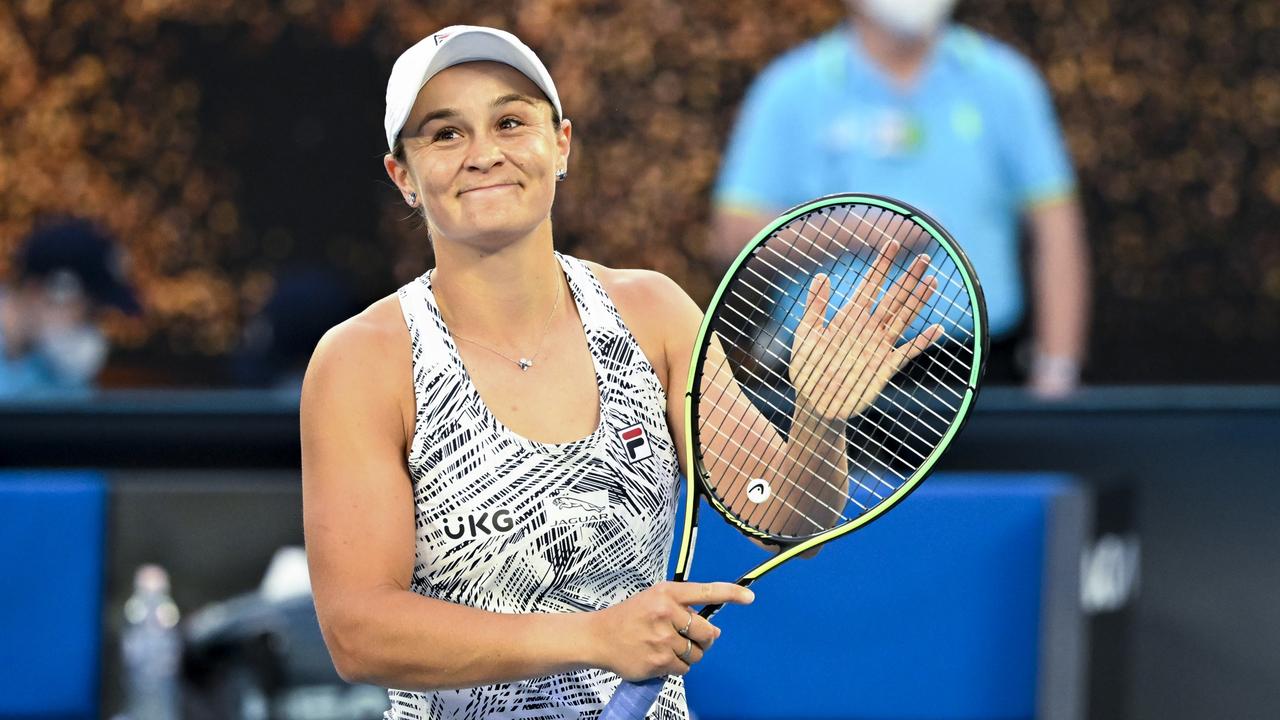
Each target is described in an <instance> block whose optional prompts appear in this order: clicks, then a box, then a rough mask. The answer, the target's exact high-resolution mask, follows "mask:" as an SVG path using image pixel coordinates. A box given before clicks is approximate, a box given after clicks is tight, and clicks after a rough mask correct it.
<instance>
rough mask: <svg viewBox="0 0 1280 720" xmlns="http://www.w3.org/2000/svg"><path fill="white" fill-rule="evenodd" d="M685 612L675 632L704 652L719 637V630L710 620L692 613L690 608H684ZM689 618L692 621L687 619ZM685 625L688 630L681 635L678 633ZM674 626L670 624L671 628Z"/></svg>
mask: <svg viewBox="0 0 1280 720" xmlns="http://www.w3.org/2000/svg"><path fill="white" fill-rule="evenodd" d="M685 611H686V614H685V616H684V619H683V620H680V621H679V623H680V625H679V627H676V632H677V633H679V634H680V635H682V636H683V637H687V638H689V639H690V640H691V641H693V643H694V644H695V645H697V646H698V647H700V648H702V649H703V650H704V651H705V650H708V649H710V647H711V645H712V644H713V643H714V642H715V641H716V638H718V637H720V628H718V627H716V626H715V625H712V624H711V621H710V620H707V619H706V618H704V617H702V616H701V615H699V614H698V613H696V612H694V611H693V609H692V608H685ZM691 616H692V620H690V619H689V618H690V617H691ZM685 623H688V625H689V629H688V630H686V631H685V632H683V633H681V632H680V631H681V630H683V629H684V624H685ZM675 626H676V623H672V627H675Z"/></svg>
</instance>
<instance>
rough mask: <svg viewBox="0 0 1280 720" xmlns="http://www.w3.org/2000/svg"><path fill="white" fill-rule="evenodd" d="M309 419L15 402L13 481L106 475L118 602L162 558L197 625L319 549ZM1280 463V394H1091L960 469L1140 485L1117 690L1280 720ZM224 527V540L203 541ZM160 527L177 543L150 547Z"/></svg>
mask: <svg viewBox="0 0 1280 720" xmlns="http://www.w3.org/2000/svg"><path fill="white" fill-rule="evenodd" d="M296 414H297V407H296V402H295V401H292V400H289V399H286V398H281V397H279V396H274V395H270V394H256V393H230V394H222V393H186V394H142V395H134V394H129V395H116V394H106V395H103V396H101V397H99V398H96V399H93V400H88V401H67V402H65V403H62V404H60V405H59V404H56V403H55V404H49V403H41V404H38V405H37V404H25V405H24V404H9V405H5V406H3V408H2V409H0V464H2V465H4V466H8V467H30V466H44V467H94V468H103V469H107V470H108V471H109V472H108V480H109V481H110V482H111V483H112V484H113V485H112V486H113V496H112V502H111V510H110V515H109V520H108V525H109V527H108V531H109V534H110V535H111V537H112V545H111V550H110V552H111V553H113V556H112V557H111V558H109V559H108V561H107V573H108V578H107V582H108V587H109V588H110V589H111V593H112V597H113V598H118V597H120V594H121V593H122V592H124V591H125V590H126V589H127V587H126V586H127V583H128V574H127V573H129V572H131V570H132V567H133V566H134V564H136V562H137V561H140V560H142V559H144V558H142V557H141V556H142V555H143V554H146V553H151V554H154V552H155V551H156V548H157V547H159V548H160V549H161V550H162V551H163V552H166V553H169V554H168V555H165V557H163V558H159V559H161V561H165V560H168V561H170V562H172V563H174V564H175V567H174V574H175V591H176V592H177V594H178V595H177V599H178V601H179V603H180V604H181V605H182V606H183V607H185V608H192V607H195V606H197V605H198V604H201V603H202V602H205V601H208V600H212V599H215V598H220V597H225V596H227V595H231V594H234V593H237V592H242V591H245V590H248V589H251V588H252V587H254V586H255V585H256V583H257V582H258V579H259V578H260V576H261V573H262V571H263V569H265V567H266V563H267V560H268V559H269V557H270V553H271V551H272V550H273V549H274V548H275V547H276V546H278V545H280V544H283V543H286V542H297V541H300V539H301V522H300V520H301V513H300V494H299V480H298V474H297V467H298V445H297V443H298V431H297V416H296ZM1277 447H1280V389H1277V388H1243V387H1242V388H1182V389H1168V388H1149V389H1120V388H1112V389H1091V390H1088V391H1086V392H1084V393H1081V394H1080V395H1078V396H1077V397H1076V398H1075V399H1073V400H1072V401H1070V402H1066V403H1058V404H1053V405H1044V404H1039V403H1035V402H1033V401H1030V400H1028V399H1027V398H1026V397H1025V396H1024V395H1023V394H1022V393H1020V392H1017V391H1012V390H1006V389H1003V388H993V389H988V390H986V391H984V394H983V396H982V398H981V399H980V401H979V405H978V408H977V410H976V412H975V414H974V415H973V417H972V419H971V420H970V422H969V424H968V425H967V426H966V427H965V429H964V431H963V433H962V435H961V437H960V440H959V442H958V444H957V446H956V447H955V448H954V450H953V452H952V453H951V454H950V455H949V456H948V457H947V459H946V463H945V469H947V470H1019V471H1040V470H1054V471H1066V472H1070V473H1072V474H1074V475H1076V476H1079V477H1081V478H1083V479H1085V480H1086V481H1088V482H1089V483H1090V484H1091V485H1092V486H1093V488H1094V489H1095V491H1097V492H1099V493H1103V492H1105V491H1106V490H1107V489H1108V488H1112V487H1131V488H1132V490H1133V493H1134V495H1133V497H1135V498H1136V499H1137V504H1136V507H1135V508H1134V511H1135V516H1136V522H1137V527H1138V530H1139V533H1140V538H1141V559H1142V569H1141V578H1140V595H1139V596H1138V599H1137V604H1136V607H1134V608H1133V611H1132V617H1131V622H1130V623H1129V625H1128V628H1127V630H1125V631H1126V632H1130V633H1131V637H1128V638H1103V640H1104V641H1106V640H1111V641H1115V642H1114V646H1115V648H1116V649H1117V651H1118V652H1123V653H1124V654H1125V657H1123V658H1121V659H1120V660H1121V661H1122V662H1119V663H1117V664H1116V667H1117V668H1118V669H1117V671H1116V672H1117V673H1118V677H1117V678H1113V679H1115V680H1117V681H1118V684H1119V685H1120V688H1119V690H1120V692H1119V693H1118V697H1119V698H1120V699H1121V700H1122V702H1123V703H1124V705H1123V706H1122V707H1123V710H1122V712H1123V716H1125V717H1132V718H1139V719H1146V718H1152V719H1155V718H1182V717H1187V718H1197V717H1265V716H1269V714H1270V713H1272V711H1273V710H1274V708H1276V707H1280V607H1277V605H1276V604H1275V602H1274V598H1275V597H1277V596H1280V566H1278V565H1277V564H1276V563H1275V562H1274V557H1273V556H1274V549H1275V548H1276V547H1280V531H1278V530H1277V529H1276V524H1275V520H1274V516H1275V509H1276V508H1277V507H1280V483H1276V477H1277V472H1276V469H1275V459H1276V448H1277ZM247 471H251V472H247ZM245 508H249V510H247V511H246V510H245ZM217 517H220V518H225V519H226V520H225V522H226V525H225V529H223V530H222V531H220V532H214V533H211V534H204V535H199V536H195V535H193V534H192V533H191V532H189V531H188V528H191V527H193V526H194V525H195V524H202V523H203V521H208V520H210V518H217ZM184 518H186V519H189V520H190V522H189V523H188V522H187V521H185V520H184ZM221 522H222V521H221V520H220V521H219V523H221ZM161 530H162V531H163V533H164V537H165V538H167V539H166V541H165V543H162V544H160V545H159V546H157V545H156V544H155V543H154V541H153V540H148V539H147V538H153V537H154V536H153V535H151V534H150V533H151V532H154V531H161ZM135 555H136V556H135ZM189 555H190V556H189ZM183 563H187V564H186V565H185V566H184V565H183ZM188 573H190V574H189V575H188ZM184 576H188V577H190V578H191V580H190V582H189V583H186V587H185V588H184V587H183V585H184V581H183V577H184ZM209 577H214V578H217V579H216V580H214V581H212V584H206V585H201V584H200V583H210V582H211V581H210V580H209V579H208V578H209ZM183 593H187V595H185V596H184V595H183ZM111 610H112V606H111V605H110V604H109V605H108V612H110V611H111ZM108 621H111V618H108ZM1121 629H1122V630H1124V627H1123V626H1121ZM1094 640H1095V642H1097V641H1098V638H1094ZM1095 680H1096V679H1095Z"/></svg>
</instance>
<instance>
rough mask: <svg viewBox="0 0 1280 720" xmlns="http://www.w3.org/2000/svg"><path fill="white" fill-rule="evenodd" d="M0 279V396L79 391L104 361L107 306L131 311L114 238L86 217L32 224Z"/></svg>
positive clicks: (133, 303)
mask: <svg viewBox="0 0 1280 720" xmlns="http://www.w3.org/2000/svg"><path fill="white" fill-rule="evenodd" d="M14 264H15V277H14V278H13V279H12V280H11V281H10V282H8V283H7V284H5V285H3V286H0V398H4V397H18V396H24V395H25V396H29V395H34V394H40V393H47V392H75V391H85V390H88V389H89V388H90V387H92V385H93V383H94V380H95V378H96V377H97V375H98V372H99V371H100V370H101V369H102V366H103V364H104V363H105V362H106V359H107V354H108V350H109V345H108V342H107V339H106V337H105V336H104V335H103V333H102V331H101V330H100V329H99V327H98V324H97V319H98V315H99V313H100V312H101V311H102V310H103V309H105V308H108V307H114V308H117V309H119V310H122V311H124V312H127V313H130V314H135V313H137V312H139V309H140V308H139V305H138V302H137V299H136V298H135V296H134V293H133V290H132V289H131V288H130V287H129V284H128V283H127V281H126V280H125V276H124V267H123V257H122V255H121V252H120V250H119V248H118V247H117V245H116V243H115V242H114V240H113V239H112V238H111V237H110V236H108V235H107V234H106V233H105V232H104V231H103V230H102V229H100V228H99V227H97V226H96V225H94V224H93V223H90V222H88V221H86V220H79V219H61V220H57V221H52V222H48V223H43V224H39V225H37V227H36V228H35V230H34V231H32V233H31V234H30V235H29V236H28V237H27V238H26V239H25V240H24V241H23V243H22V246H21V247H20V249H19V251H18V255H17V258H16V262H15V263H14Z"/></svg>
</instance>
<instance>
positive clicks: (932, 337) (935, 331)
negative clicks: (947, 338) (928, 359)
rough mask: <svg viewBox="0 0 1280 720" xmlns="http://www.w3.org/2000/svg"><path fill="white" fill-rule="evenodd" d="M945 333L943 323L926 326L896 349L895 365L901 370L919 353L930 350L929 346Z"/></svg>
mask: <svg viewBox="0 0 1280 720" xmlns="http://www.w3.org/2000/svg"><path fill="white" fill-rule="evenodd" d="M944 334H945V331H944V330H943V329H942V326H941V325H937V324H935V325H930V326H929V327H927V328H925V329H924V330H923V331H922V332H921V333H920V334H919V335H917V336H915V337H914V338H912V339H911V342H909V343H906V344H905V345H903V346H901V347H899V348H898V349H896V350H894V355H895V358H894V359H895V363H896V365H895V367H896V368H897V369H898V370H901V369H902V368H903V366H905V365H906V364H907V363H909V362H911V361H912V360H915V359H916V356H917V355H919V354H920V353H922V352H924V351H925V350H928V349H929V346H931V345H933V344H934V343H936V342H938V340H940V339H942V336H943V335H944ZM895 372H896V371H895Z"/></svg>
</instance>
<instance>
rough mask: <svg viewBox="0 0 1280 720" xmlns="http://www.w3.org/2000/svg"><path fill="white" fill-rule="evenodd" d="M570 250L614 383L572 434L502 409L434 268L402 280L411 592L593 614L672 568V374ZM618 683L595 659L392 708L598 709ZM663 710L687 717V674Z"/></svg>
mask: <svg viewBox="0 0 1280 720" xmlns="http://www.w3.org/2000/svg"><path fill="white" fill-rule="evenodd" d="M556 258H557V259H558V260H559V262H560V265H561V267H562V268H563V270H564V273H565V276H566V277H567V279H568V282H569V288H570V292H571V294H572V296H573V300H574V302H575V303H576V304H577V307H578V313H579V315H580V316H581V318H582V323H583V329H584V330H585V331H586V336H587V345H588V347H589V349H590V351H591V357H592V361H593V364H594V365H595V371H596V379H597V382H598V383H599V388H600V424H599V426H598V427H597V428H596V430H595V431H594V432H593V433H591V435H589V436H587V437H585V438H581V439H579V440H574V441H572V442H568V443H562V444H547V443H539V442H534V441H532V440H529V439H527V438H524V437H522V436H520V435H517V434H516V433H514V432H512V431H511V430H509V429H508V428H506V427H505V426H504V425H503V424H502V423H501V422H500V421H499V420H498V419H497V418H496V417H494V415H493V413H491V412H490V411H489V409H488V408H487V407H486V406H485V403H484V401H483V400H482V399H481V398H480V394H479V393H478V392H477V391H476V389H475V386H474V385H472V383H471V379H470V377H469V376H468V375H467V371H466V368H464V367H463V364H462V360H461V359H460V358H459V356H458V350H457V347H456V346H455V345H454V343H453V339H452V338H451V337H450V335H449V333H448V330H447V329H446V327H445V324H444V321H443V319H442V318H441V316H440V311H439V309H438V308H437V306H436V303H435V299H434V297H433V295H432V293H431V278H430V273H427V274H424V275H423V276H422V277H420V278H418V279H416V280H414V281H412V282H410V283H408V284H407V285H405V286H404V287H402V288H400V291H399V296H400V307H401V309H402V310H403V312H404V318H405V321H406V323H407V324H408V327H409V334H410V337H411V339H412V349H413V386H414V394H415V398H416V399H415V402H416V404H417V420H416V425H415V428H416V429H415V431H414V436H413V441H412V445H411V447H410V450H409V458H408V464H409V473H410V476H411V477H412V479H413V491H414V502H415V505H416V515H417V547H416V557H415V562H414V569H413V582H412V589H413V591H414V592H417V593H419V594H421V595H425V596H427V597H432V598H437V599H440V600H445V601H448V602H451V603H458V604H461V605H469V606H471V607H475V608H480V609H482V610H488V611H491V612H503V613H565V612H583V611H590V610H599V609H601V608H604V607H608V606H610V605H614V604H616V603H618V602H620V601H622V600H624V599H626V598H628V597H630V596H631V595H634V594H635V593H637V592H639V591H641V590H643V589H645V588H647V587H649V586H651V585H653V584H654V583H656V582H658V581H660V580H662V578H663V577H664V575H665V574H666V567H667V558H668V555H669V554H670V551H671V540H672V532H673V529H674V528H673V526H674V522H675V509H676V508H675V504H676V496H677V492H678V487H677V482H676V481H677V469H678V468H677V461H676V455H675V449H674V447H673V446H672V443H671V437H670V434H669V433H668V430H667V422H666V396H665V393H664V391H663V388H662V384H661V383H660V382H659V380H658V376H657V374H656V373H655V372H654V370H653V367H652V366H651V365H650V364H649V362H648V360H647V359H646V358H645V356H644V353H643V352H642V351H641V350H640V345H639V344H638V343H637V342H636V339H635V337H634V336H632V334H631V332H630V331H629V330H628V329H627V327H626V325H624V324H623V322H622V319H621V317H619V315H618V311H617V308H616V307H615V306H614V304H613V302H612V301H611V300H610V299H609V296H608V295H607V294H606V293H605V291H604V288H603V287H601V285H600V283H599V281H598V280H596V278H595V276H594V275H593V274H592V273H591V271H590V270H589V269H588V268H587V267H586V266H585V265H584V264H583V263H582V262H581V261H579V260H576V259H574V258H571V257H568V256H565V255H560V254H558V253H557V254H556ZM535 382H536V380H535ZM432 650H433V649H432V648H429V647H424V648H422V651H423V653H430V652H432ZM617 684H618V676H617V675H614V674H613V673H610V672H606V671H604V670H595V669H589V670H579V671H575V672H568V673H562V674H558V675H551V676H548V677H542V678H535V679H532V680H524V681H521V682H512V683H502V684H498V685H489V686H484V687H477V688H470V689H465V690H441V691H435V692H407V691H401V690H394V689H392V690H389V691H388V695H389V697H390V700H391V710H389V711H388V712H387V713H386V715H385V716H384V720H427V719H428V718H431V719H432V720H435V719H437V718H450V719H458V720H481V719H482V718H485V719H488V718H539V719H542V718H545V719H547V720H550V719H552V718H555V719H562V718H563V719H568V718H594V717H596V716H597V715H598V714H599V712H600V710H601V708H602V707H603V705H604V703H605V702H607V701H608V699H609V698H610V697H611V696H612V695H613V691H614V689H615V688H616V687H617ZM649 717H650V718H662V719H664V720H665V719H666V718H686V717H688V711H687V709H686V707H685V698H684V685H683V683H682V682H681V681H680V680H679V679H676V680H669V681H668V682H667V684H666V688H665V689H664V690H663V693H662V696H661V697H660V698H659V699H658V702H657V703H656V704H655V705H654V709H653V710H652V711H651V712H650V714H649Z"/></svg>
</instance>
